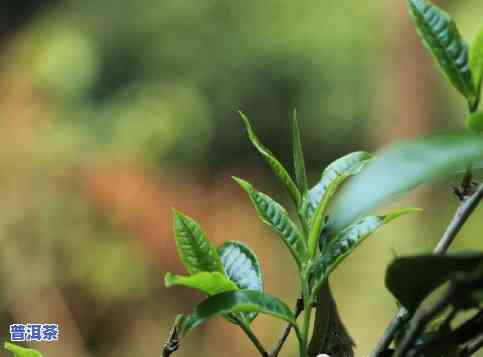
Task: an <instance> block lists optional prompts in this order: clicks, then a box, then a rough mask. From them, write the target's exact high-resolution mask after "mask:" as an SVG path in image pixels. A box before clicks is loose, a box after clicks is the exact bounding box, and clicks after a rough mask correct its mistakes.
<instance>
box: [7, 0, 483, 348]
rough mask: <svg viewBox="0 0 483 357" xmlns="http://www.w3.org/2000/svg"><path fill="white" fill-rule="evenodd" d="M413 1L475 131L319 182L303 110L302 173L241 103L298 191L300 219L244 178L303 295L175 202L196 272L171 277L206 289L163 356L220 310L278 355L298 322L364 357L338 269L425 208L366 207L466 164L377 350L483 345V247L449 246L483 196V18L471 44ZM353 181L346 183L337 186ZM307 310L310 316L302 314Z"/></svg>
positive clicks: (402, 272)
mask: <svg viewBox="0 0 483 357" xmlns="http://www.w3.org/2000/svg"><path fill="white" fill-rule="evenodd" d="M408 4H409V10H410V13H411V16H412V18H413V20H414V23H415V26H416V29H417V32H418V34H419V36H420V37H421V39H422V42H423V43H424V45H425V47H426V48H427V49H428V50H429V52H430V53H431V55H432V56H433V57H434V59H435V60H436V62H437V64H438V65H439V68H440V69H441V70H442V72H443V74H444V75H445V76H446V78H447V79H448V80H449V82H450V83H451V84H452V85H453V86H454V87H455V88H456V89H457V90H458V91H459V92H460V93H461V94H462V95H463V97H464V98H465V99H466V101H467V103H468V108H469V115H468V118H467V120H466V126H467V129H468V131H469V132H476V133H467V134H454V135H445V136H434V137H430V138H427V139H423V140H414V141H406V142H403V143H400V144H398V145H395V146H393V147H391V148H389V149H387V150H385V151H383V152H382V153H380V154H379V155H377V156H375V157H373V156H372V155H371V154H370V153H367V152H362V151H360V152H354V153H351V154H348V155H346V156H343V157H342V158H340V159H338V160H336V161H334V162H333V163H331V164H330V165H329V166H327V167H326V168H325V169H324V170H323V172H322V175H321V178H320V180H319V182H317V183H316V184H315V185H314V186H312V187H311V186H310V185H309V182H308V179H307V175H306V168H305V163H304V156H303V150H302V143H301V136H300V132H299V127H298V122H297V116H296V113H295V112H294V113H293V116H292V140H291V141H292V151H293V168H294V175H293V176H292V175H290V174H289V172H288V171H287V169H286V168H285V167H284V166H283V165H282V164H281V163H280V161H278V160H277V158H276V157H275V156H274V155H273V154H272V153H271V152H270V150H269V149H268V148H266V147H265V146H264V145H263V144H262V142H261V141H260V139H259V138H258V137H257V135H256V133H255V131H254V129H253V127H252V126H251V124H250V122H249V120H248V118H247V117H246V116H245V115H244V114H243V113H241V112H240V115H241V118H242V120H243V123H244V126H245V129H246V131H247V134H248V137H249V139H250V141H251V143H252V144H253V145H254V147H255V148H256V150H257V151H258V152H259V154H260V155H261V156H262V158H263V159H264V160H265V161H266V163H267V164H268V166H269V167H270V168H271V170H272V171H273V173H274V175H275V177H276V178H277V180H278V181H279V183H280V184H281V186H282V187H283V188H284V189H285V190H286V191H287V192H288V194H289V195H290V197H291V199H292V201H293V204H294V207H295V212H296V217H291V216H290V215H289V214H288V212H287V210H286V209H285V208H284V207H283V206H282V205H281V204H279V203H278V202H276V201H275V200H274V199H273V198H271V197H270V196H268V195H266V194H264V193H262V192H260V191H258V190H257V189H256V188H255V187H254V186H253V185H252V184H251V183H250V182H248V181H246V180H245V179H242V178H238V177H234V178H233V179H234V181H235V182H236V183H237V184H238V185H240V187H241V188H242V189H243V190H244V191H245V192H246V193H247V194H248V197H249V198H250V200H251V202H252V203H253V206H254V208H255V210H256V211H257V213H258V215H259V217H260V219H261V220H262V222H263V223H265V224H266V225H268V226H270V227H271V228H272V229H273V231H274V232H275V233H276V235H277V236H278V237H279V238H280V240H281V241H282V243H283V244H285V246H286V247H287V249H288V250H289V252H290V254H291V256H292V258H293V263H294V264H295V265H296V267H297V269H298V277H299V281H300V290H301V293H300V297H299V298H298V300H297V301H296V304H295V308H294V309H293V310H292V309H290V308H289V307H288V305H287V304H286V303H285V302H283V301H282V300H280V299H279V298H277V297H275V296H272V295H270V294H268V293H266V292H264V291H263V276H262V270H261V264H260V262H259V259H258V258H257V256H256V255H255V253H254V252H253V251H252V250H251V249H250V248H249V247H248V246H246V245H245V244H244V243H242V242H238V241H228V242H225V243H224V244H222V245H221V246H220V247H214V246H213V245H212V244H211V243H210V241H209V240H208V238H207V235H206V233H205V232H204V231H203V229H202V228H201V226H200V225H199V223H198V222H196V221H195V220H193V219H192V218H190V217H188V216H187V215H186V214H184V213H181V212H178V211H174V223H173V229H174V233H175V239H176V245H177V249H178V253H179V256H180V259H181V261H182V263H183V264H184V266H185V267H186V270H187V272H188V275H185V276H183V275H176V274H171V273H168V274H166V276H165V285H166V286H167V287H171V286H175V285H182V286H188V287H191V288H194V289H197V290H199V291H201V292H202V293H203V294H205V295H206V296H207V298H206V299H205V300H204V301H203V302H201V303H200V304H199V305H198V306H197V307H195V309H194V310H193V312H192V313H190V314H187V315H178V316H177V317H176V319H175V322H174V324H173V327H172V329H171V333H170V335H169V337H168V340H167V341H166V343H165V345H164V346H163V349H162V356H163V357H165V356H169V355H170V354H172V353H174V352H175V351H177V350H178V348H179V346H180V339H181V338H185V337H186V336H187V335H188V333H189V332H191V331H192V330H193V329H195V328H196V327H198V326H199V325H201V324H202V323H203V322H205V321H206V320H208V319H210V318H212V317H216V316H223V317H224V318H225V319H226V320H227V322H228V323H232V324H235V325H237V326H239V327H240V328H241V329H242V330H243V332H244V333H245V334H246V335H247V337H248V338H249V339H250V340H251V342H252V343H253V345H254V347H255V348H256V350H257V351H258V353H259V354H260V355H261V356H266V357H267V356H271V357H272V356H273V357H275V356H278V355H279V353H280V352H281V350H282V348H283V346H284V343H285V341H286V339H287V337H288V335H289V334H290V332H291V331H292V330H293V331H294V332H295V335H296V338H297V340H298V348H299V355H300V357H315V356H317V355H319V354H322V353H324V354H328V355H330V356H336V357H351V356H353V354H354V353H353V347H354V342H353V340H352V338H351V337H350V335H349V333H348V331H347V330H346V328H345V326H344V324H343V323H342V321H341V319H340V317H339V314H338V312H337V306H336V303H335V301H334V299H333V297H332V294H331V291H330V286H329V278H330V277H331V274H332V272H333V271H334V270H335V269H336V268H337V267H338V266H339V264H340V263H342V261H343V260H344V259H345V258H347V257H348V256H349V255H350V254H351V253H352V252H353V251H354V250H355V249H356V248H357V247H358V246H359V245H360V244H361V243H362V242H363V241H364V240H365V239H367V238H368V237H370V236H371V234H372V233H374V232H375V231H376V230H378V229H379V228H380V227H382V226H383V225H385V224H387V223H389V222H391V221H392V220H394V219H396V218H400V217H401V216H403V215H405V214H408V213H413V212H417V211H420V210H419V209H416V208H403V209H399V210H395V211H391V212H387V213H382V214H372V215H367V212H368V211H369V210H371V209H373V208H376V207H377V206H379V205H380V204H382V203H384V202H387V201H389V200H391V199H393V198H395V197H397V196H398V195H400V194H402V193H404V192H406V191H409V190H411V189H412V188H414V187H416V186H417V185H419V184H420V183H423V182H426V181H429V180H431V179H434V178H441V177H444V176H447V175H450V174H454V173H455V172H462V173H464V175H463V179H462V182H461V184H460V185H459V186H458V187H455V188H454V193H455V194H456V195H457V196H458V198H459V199H460V205H459V206H458V208H457V210H456V212H455V215H454V217H453V219H452V220H451V222H450V223H449V225H448V227H447V229H446V231H445V233H444V235H443V237H442V238H441V240H440V241H439V243H438V245H437V246H436V248H435V249H434V252H433V254H423V255H417V256H409V257H399V258H396V259H395V260H394V261H393V262H392V263H391V264H390V265H389V267H388V269H387V272H386V286H387V288H388V289H389V291H390V292H391V293H392V294H393V295H394V297H395V298H396V299H397V301H398V303H399V305H400V306H401V307H400V309H399V310H398V312H397V314H396V316H395V318H394V319H393V321H392V322H391V323H390V325H389V326H388V328H387V330H386V331H385V332H384V334H383V336H382V337H381V339H380V340H379V342H378V344H377V345H376V347H375V349H374V351H373V352H372V354H371V356H372V357H379V356H394V357H403V356H431V357H432V356H438V357H440V356H447V357H450V356H451V357H454V356H461V357H464V356H470V355H472V354H474V353H475V352H476V351H477V350H478V349H480V348H481V347H482V346H483V254H482V253H481V252H466V253H459V254H454V253H453V254H446V251H447V249H448V248H449V246H450V244H451V243H452V242H453V240H454V239H455V237H456V235H457V234H458V232H459V231H460V230H461V228H462V226H463V225H464V224H465V222H466V221H467V219H468V218H469V217H470V216H471V214H472V213H473V212H474V210H475V209H476V207H477V206H478V204H479V203H480V201H481V200H482V198H483V184H482V183H476V182H474V180H473V171H474V170H475V169H477V168H478V166H479V165H480V164H479V162H480V163H481V160H482V159H483V137H482V136H481V132H483V112H481V111H479V105H480V96H481V85H482V80H483V27H482V29H481V30H480V31H479V33H478V34H477V36H476V37H475V40H474V42H473V43H472V45H471V46H468V45H467V44H466V42H465V41H464V39H463V38H462V36H461V34H460V33H459V31H458V29H457V26H456V24H455V22H454V21H453V19H452V18H451V17H450V15H448V14H447V13H446V12H444V11H443V10H441V9H440V8H438V7H437V6H435V5H433V4H432V3H430V2H429V1H427V0H409V1H408ZM343 183H345V185H344V186H345V187H343V189H342V190H340V193H338V194H337V195H336V193H337V191H338V190H339V188H340V187H341V185H342V184H343ZM333 199H335V201H334V202H333V204H332V205H331V210H330V211H329V203H332V200H333ZM415 276H416V277H417V279H415V278H414V277H415ZM444 284H447V287H446V289H445V290H444V292H443V293H442V294H439V295H437V297H436V298H435V302H433V303H428V301H427V300H426V298H427V297H428V296H429V295H431V294H432V293H433V292H434V291H435V290H436V289H438V288H439V287H441V286H442V285H444ZM433 301H434V300H433ZM460 312H466V314H465V315H464V316H465V318H466V319H465V320H464V321H463V322H460V323H459V324H457V325H455V318H456V317H457V316H459V313H460ZM468 312H470V314H468ZM257 314H267V315H271V316H273V317H275V318H278V319H281V320H284V321H286V322H287V327H286V328H285V330H284V331H283V332H282V334H281V337H280V339H279V341H278V342H277V344H276V345H275V346H274V347H273V349H272V350H271V351H268V350H267V349H266V348H265V347H264V345H263V344H262V342H261V341H260V340H259V339H258V337H257V336H256V334H255V333H254V331H253V330H252V329H251V326H250V324H251V322H252V321H253V320H254V319H255V318H256V317H257ZM300 314H302V317H301V318H300V319H298V317H299V315H300ZM312 315H314V316H312ZM468 316H469V317H468ZM460 320H461V319H460ZM460 320H459V321H460ZM391 344H392V345H393V347H391ZM5 347H6V349H7V350H9V351H11V352H12V353H14V355H15V356H16V357H34V356H41V355H40V353H38V352H37V351H34V350H31V349H25V348H22V347H19V346H15V345H13V344H9V343H6V345H5Z"/></svg>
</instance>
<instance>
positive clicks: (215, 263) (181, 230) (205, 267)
mask: <svg viewBox="0 0 483 357" xmlns="http://www.w3.org/2000/svg"><path fill="white" fill-rule="evenodd" d="M174 233H175V236H176V246H177V248H178V254H179V256H180V258H181V261H182V262H183V264H184V266H185V267H186V269H187V270H188V272H189V273H190V274H196V273H198V272H202V271H208V272H210V271H219V272H221V273H222V272H223V267H222V265H221V261H220V257H219V256H218V253H217V252H216V249H215V248H214V247H213V246H212V245H211V243H210V242H209V241H208V238H207V237H206V234H205V232H203V230H202V229H201V227H200V226H199V224H198V223H197V222H195V221H194V220H193V219H191V218H189V217H188V216H186V215H184V214H182V213H181V212H177V211H174Z"/></svg>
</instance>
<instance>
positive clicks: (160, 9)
mask: <svg viewBox="0 0 483 357" xmlns="http://www.w3.org/2000/svg"><path fill="white" fill-rule="evenodd" d="M438 3H439V4H440V5H443V6H444V7H445V8H447V9H448V10H449V11H450V12H451V13H452V14H453V15H454V17H455V18H456V20H457V21H458V23H459V24H460V27H461V30H462V32H463V34H464V35H465V36H466V38H468V39H471V38H472V36H473V34H474V32H475V31H476V28H477V26H478V25H479V23H481V19H482V18H483V16H482V14H483V2H481V0H446V1H439V2H438ZM293 108H297V110H298V114H299V120H300V125H301V130H302V135H303V140H304V141H303V142H304V149H305V152H306V159H307V164H308V168H309V170H310V177H311V182H312V183H315V182H316V180H317V178H318V177H319V175H320V173H321V170H322V168H323V167H324V166H325V165H327V164H328V163H329V162H330V161H331V160H334V159H335V158H337V157H339V156H341V155H344V154H347V153H349V152H351V151H354V150H371V151H375V150H378V149H379V148H381V147H383V146H385V145H388V144H390V143H393V142H395V141H397V140H400V139H402V138H412V137H418V136H422V135H426V134H428V133H432V132H442V131H452V130H462V129H463V126H464V125H463V123H464V120H463V119H464V113H465V110H466V109H465V103H464V102H463V100H462V99H461V98H459V97H458V95H457V94H456V93H455V92H454V91H453V90H452V89H451V88H449V86H448V85H447V84H446V83H445V82H444V79H442V76H441V75H440V73H438V71H437V70H436V69H435V67H434V66H433V64H432V60H431V59H430V58H429V56H428V55H427V54H426V53H425V51H424V50H423V48H422V46H421V45H420V43H419V41H418V40H417V37H416V35H415V31H414V29H413V28H412V26H411V23H410V20H409V16H408V15H407V11H406V8H405V2H404V1H403V0H379V1H364V2H361V1H358V0H324V1H319V0H299V1H280V0H266V1H263V2H260V1H255V0H245V1H243V2H242V1H239V2H235V1H221V0H203V1H180V0H177V1H174V0H157V1H156V0H83V1H80V0H23V1H16V0H2V2H1V5H0V143H1V150H0V326H1V329H0V337H1V339H2V340H3V341H4V340H8V339H9V334H8V326H9V324H10V323H13V322H58V323H59V324H60V326H61V341H60V342H59V343H52V344H45V343H44V344H32V345H31V346H33V347H36V348H39V349H40V350H41V351H42V352H44V353H45V356H46V357H61V356H62V357H65V356H76V357H88V356H102V357H114V356H116V357H124V356H126V357H127V356H130V357H131V356H158V355H159V353H160V348H161V344H162V342H163V341H164V339H165V337H166V336H167V334H168V331H169V328H170V325H171V321H172V319H173V318H174V316H175V315H176V314H177V313H182V312H189V311H190V310H191V309H192V307H193V306H194V305H195V304H196V303H197V302H199V301H200V300H201V299H202V296H201V295H199V294H197V293H195V292H192V291H190V290H188V289H184V288H181V287H180V288H172V289H166V288H164V286H163V283H162V278H163V276H164V274H165V273H166V272H167V271H171V272H175V273H184V269H183V267H182V266H181V264H180V262H179V259H178V257H177V255H176V251H175V245H174V240H173V233H172V231H171V208H172V207H176V208H177V209H179V210H181V211H183V212H185V213H187V214H189V215H190V216H192V217H195V218H196V219H197V220H198V221H199V222H200V223H201V224H202V226H203V227H204V229H205V230H206V231H207V232H208V234H209V237H210V239H211V240H212V241H213V242H214V243H215V244H217V245H218V244H221V243H222V242H223V241H224V240H228V239H237V240H241V241H243V242H245V243H247V244H249V245H250V246H251V247H252V248H253V250H254V251H255V252H256V253H257V254H258V256H259V257H260V259H261V260H262V269H263V272H264V278H265V289H266V291H267V292H269V293H271V294H274V295H277V296H280V297H282V298H284V299H285V300H286V301H287V302H288V303H289V304H290V305H292V304H293V302H294V301H295V297H296V295H297V293H298V289H299V288H298V282H297V279H296V276H295V267H294V264H293V262H292V260H291V257H290V255H289V254H288V252H287V251H286V250H285V249H284V246H283V245H282V244H281V243H280V241H279V240H278V239H277V237H276V236H275V235H274V234H273V233H272V232H271V231H270V230H269V229H268V228H267V227H266V226H263V225H262V224H261V223H260V222H259V221H258V220H257V217H256V213H255V211H254V209H253V208H252V207H251V204H250V202H249V200H248V198H247V197H246V195H245V194H244V193H243V192H242V191H241V189H240V188H239V187H237V185H236V184H235V183H234V182H233V181H232V180H231V179H230V176H232V175H236V176H241V177H243V178H245V179H248V180H250V181H251V182H253V184H254V185H255V186H256V187H257V188H258V189H259V190H261V191H264V192H267V193H269V194H273V195H274V196H275V197H276V198H277V199H278V200H279V201H281V202H283V203H287V204H289V201H288V198H287V195H286V194H285V193H283V192H281V191H280V189H279V187H277V186H276V182H275V180H273V178H272V177H271V175H270V172H269V170H268V169H267V167H266V166H265V165H264V163H263V161H262V160H261V159H260V158H259V157H258V155H257V154H256V152H255V150H254V149H253V148H252V147H251V145H250V144H249V142H248V140H247V139H246V137H245V134H244V133H243V130H242V125H241V121H240V120H239V118H238V116H237V114H236V111H237V110H238V109H242V110H243V111H244V112H245V113H247V115H248V116H249V117H250V118H251V120H252V122H253V125H254V126H255V128H256V130H257V131H258V133H259V135H260V136H261V137H262V138H263V141H264V142H265V143H266V144H267V146H269V147H271V148H272V150H273V151H274V152H275V153H276V154H277V156H278V157H279V158H280V159H281V160H282V162H284V163H285V164H286V165H287V166H290V144H289V138H290V127H289V113H290V112H291V110H292V109H293ZM452 180H453V181H456V178H453V179H452ZM450 185H451V180H450V181H442V182H439V183H436V184H435V185H432V186H431V187H428V186H426V187H425V188H423V189H420V190H418V191H416V192H415V193H413V194H411V195H409V196H407V197H405V198H404V199H403V200H402V201H401V202H398V203H397V204H398V205H402V204H409V205H412V206H420V207H422V208H424V210H425V211H424V213H421V214H418V215H412V216H411V217H409V216H408V217H404V218H403V219H401V220H400V221H398V222H395V223H393V224H391V225H390V226H388V227H385V228H384V229H382V230H381V231H380V233H377V234H376V235H375V237H374V239H371V240H369V241H368V242H367V243H365V244H364V245H363V247H361V248H360V249H359V250H358V251H357V252H356V253H355V254H354V255H353V256H351V257H350V258H349V259H348V260H347V261H345V262H344V264H343V265H342V266H341V268H340V269H339V270H338V271H337V272H336V274H335V275H334V276H333V278H332V285H333V287H334V291H335V296H336V299H337V301H338V303H339V306H340V309H341V313H342V315H343V318H344V320H345V321H346V324H347V325H348V327H349V330H350V331H351V333H352V335H353V336H354V338H355V339H356V341H357V352H356V355H357V356H364V355H367V354H368V352H369V351H370V350H371V347H372V346H373V345H374V343H375V341H376V340H377V339H378V337H379V336H380V334H381V332H382V330H383V328H384V327H385V326H386V324H387V322H388V321H389V319H390V318H391V316H392V314H393V313H394V311H395V302H394V301H393V299H392V298H391V296H390V294H389V293H388V292H387V291H386V290H385V288H384V270H385V266H386V265H387V264H388V263H389V262H390V260H391V259H392V258H393V257H394V255H403V254H410V253H417V252H426V251H429V250H430V249H431V247H432V246H433V245H434V243H435V242H436V241H437V239H438V238H439V237H440V235H441V233H442V232H443V230H444V225H445V222H446V221H447V220H448V219H449V217H450V216H451V214H452V211H453V209H454V208H455V205H456V198H455V197H453V196H452V195H451V194H450V193H449V192H450V189H449V188H450ZM482 215H483V210H482V209H480V210H479V211H477V212H476V214H475V217H474V218H473V219H472V220H471V222H469V224H468V225H467V226H466V227H465V228H464V231H463V232H462V234H461V236H460V237H459V239H458V243H457V244H456V245H455V248H454V249H468V248H475V249H483V239H482V238H483V237H482V234H481V232H482V230H481V229H482V228H483V227H482V225H483V220H481V217H482ZM415 278H417V277H415ZM282 327H283V325H282V324H281V323H280V322H278V321H275V320H273V319H271V318H268V317H263V316H259V317H258V318H257V320H256V321H255V322H254V329H255V331H256V333H257V334H258V335H259V336H260V338H261V340H262V341H263V343H264V344H265V345H266V346H267V348H268V347H269V346H270V345H272V344H273V343H274V342H275V341H276V340H277V337H278V334H279V333H280V331H281V330H282ZM296 351H297V349H296V344H295V341H294V339H293V337H292V338H291V339H290V341H289V344H288V347H287V348H286V349H285V351H284V353H283V354H282V355H283V356H295V355H296ZM0 354H1V355H6V352H0ZM177 355H178V356H180V357H181V356H191V355H196V356H231V355H233V356H247V355H256V351H255V350H254V348H253V347H252V346H251V345H250V344H249V343H248V342H247V340H246V338H245V337H244V335H243V334H242V332H241V331H240V330H238V329H237V328H236V327H234V326H233V325H230V324H229V323H227V322H225V321H224V320H223V319H216V320H213V321H210V322H209V323H207V324H205V325H204V326H203V327H202V328H200V329H198V330H197V331H196V332H195V333H193V334H191V335H190V336H189V338H187V339H186V340H185V341H183V345H182V349H181V350H180V351H179V352H178V353H177ZM480 356H481V355H480Z"/></svg>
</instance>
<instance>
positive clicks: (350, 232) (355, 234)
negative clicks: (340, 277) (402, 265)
mask: <svg viewBox="0 0 483 357" xmlns="http://www.w3.org/2000/svg"><path fill="white" fill-rule="evenodd" d="M418 211H421V210H420V209H417V208H405V209H401V210H396V211H393V212H390V213H388V214H385V215H382V216H369V217H365V218H363V219H361V220H359V221H358V222H356V223H354V224H352V225H350V226H349V227H347V228H346V229H344V230H343V231H341V232H340V233H339V234H338V235H337V236H336V237H335V238H334V239H333V240H331V241H330V242H329V243H328V245H327V246H326V247H325V249H324V251H323V252H321V255H320V258H319V259H318V261H317V263H316V265H315V269H314V270H315V276H316V279H317V283H316V286H318V285H320V283H321V282H322V281H323V280H324V279H326V278H328V277H329V275H330V273H331V272H332V271H334V269H335V268H336V267H337V266H338V265H339V264H340V263H341V262H342V261H343V260H344V259H345V258H346V257H348V256H349V255H350V254H351V253H352V252H353V251H354V250H355V249H356V248H357V247H358V246H359V245H360V244H361V243H362V242H363V241H364V240H365V239H366V238H367V237H369V236H370V235H371V234H372V233H374V232H375V231H376V230H377V229H379V228H380V227H381V226H382V225H384V224H386V223H389V222H390V221H392V220H394V219H396V218H398V217H400V216H402V215H404V214H406V213H410V212H418Z"/></svg>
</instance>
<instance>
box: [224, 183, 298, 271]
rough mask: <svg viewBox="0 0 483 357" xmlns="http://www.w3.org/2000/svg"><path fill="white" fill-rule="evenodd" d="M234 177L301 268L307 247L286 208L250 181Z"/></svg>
mask: <svg viewBox="0 0 483 357" xmlns="http://www.w3.org/2000/svg"><path fill="white" fill-rule="evenodd" d="M233 179H234V180H235V181H236V182H237V183H238V184H239V185H240V186H241V187H242V188H243V189H244V190H245V191H246V192H247V193H248V195H249V196H250V199H251V200H252V202H253V205H254V206H255V209H256V210H257V212H258V215H259V216H260V218H261V220H262V221H263V223H265V224H267V225H268V226H270V227H271V228H272V229H273V230H274V231H275V232H277V233H278V235H279V236H280V238H282V240H283V242H284V243H285V244H286V245H287V247H288V248H289V250H290V253H291V254H292V256H293V257H294V258H295V261H296V263H297V266H298V267H299V268H300V267H301V263H302V262H303V261H304V260H305V258H306V256H307V247H306V245H305V240H304V239H303V237H302V235H301V234H300V232H299V230H298V228H297V226H296V225H295V223H293V222H292V220H291V219H290V217H289V215H288V213H287V211H286V210H285V208H283V207H282V206H281V205H280V204H279V203H277V202H275V201H274V200H273V199H272V198H270V197H269V196H267V195H265V194H264V193H261V192H258V191H256V190H255V189H254V188H253V186H252V185H251V184H250V183H248V182H246V181H244V180H242V179H240V178H237V177H234V178H233Z"/></svg>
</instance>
